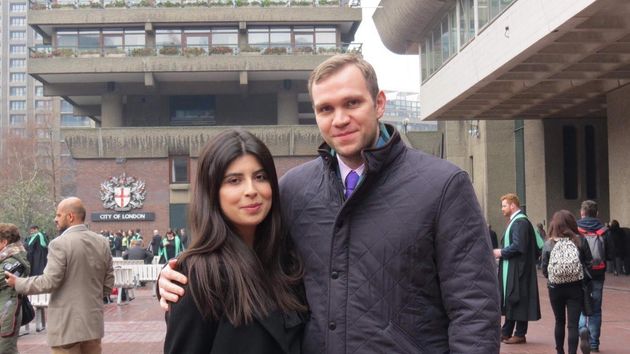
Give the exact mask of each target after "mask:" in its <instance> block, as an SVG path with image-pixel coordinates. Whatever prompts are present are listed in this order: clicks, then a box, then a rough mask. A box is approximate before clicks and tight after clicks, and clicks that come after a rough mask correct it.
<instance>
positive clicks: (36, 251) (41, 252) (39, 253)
mask: <svg viewBox="0 0 630 354" xmlns="http://www.w3.org/2000/svg"><path fill="white" fill-rule="evenodd" d="M29 232H30V235H29V237H28V238H27V239H26V242H25V244H26V246H25V247H26V253H27V257H28V263H29V264H30V265H31V273H30V274H31V275H40V274H42V273H44V268H46V262H47V259H48V238H47V237H46V235H44V233H43V232H41V231H40V230H39V226H37V225H33V226H31V227H30V228H29Z"/></svg>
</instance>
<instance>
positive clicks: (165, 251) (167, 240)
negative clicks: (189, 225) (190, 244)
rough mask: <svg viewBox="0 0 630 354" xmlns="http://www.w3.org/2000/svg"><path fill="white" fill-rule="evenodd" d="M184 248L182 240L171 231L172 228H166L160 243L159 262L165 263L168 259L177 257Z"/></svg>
mask: <svg viewBox="0 0 630 354" xmlns="http://www.w3.org/2000/svg"><path fill="white" fill-rule="evenodd" d="M183 250H184V248H183V245H182V241H181V240H180V239H179V236H177V235H176V234H175V232H173V230H172V229H168V231H167V232H166V235H164V238H162V243H161V244H160V250H159V252H158V255H159V256H160V261H159V262H160V264H165V263H166V262H168V260H169V259H173V258H175V257H177V256H178V255H179V254H180V253H182V251H183Z"/></svg>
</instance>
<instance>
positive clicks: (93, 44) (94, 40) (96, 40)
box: [79, 30, 101, 49]
mask: <svg viewBox="0 0 630 354" xmlns="http://www.w3.org/2000/svg"><path fill="white" fill-rule="evenodd" d="M100 46H101V44H100V34H99V31H98V30H81V31H79V48H82V49H91V48H100Z"/></svg>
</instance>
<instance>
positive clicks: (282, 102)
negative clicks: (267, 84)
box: [278, 89, 300, 125]
mask: <svg viewBox="0 0 630 354" xmlns="http://www.w3.org/2000/svg"><path fill="white" fill-rule="evenodd" d="M299 123H300V122H299V119H298V95H297V93H295V92H293V91H292V90H291V91H289V90H285V89H282V90H281V91H280V92H278V125H294V124H299Z"/></svg>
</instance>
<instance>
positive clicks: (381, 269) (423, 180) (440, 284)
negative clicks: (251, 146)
mask: <svg viewBox="0 0 630 354" xmlns="http://www.w3.org/2000/svg"><path fill="white" fill-rule="evenodd" d="M388 130H391V131H392V137H391V139H390V140H389V141H388V142H387V143H386V144H385V145H384V146H382V147H380V148H372V149H366V150H364V152H363V157H364V159H365V162H366V172H365V173H366V175H365V178H364V180H363V181H362V182H361V184H359V186H358V187H357V188H356V190H355V192H354V193H353V194H352V196H351V197H350V198H349V199H348V200H344V197H343V185H342V183H341V180H340V178H339V177H338V174H337V160H336V158H335V157H334V156H332V155H331V154H330V151H329V148H328V147H327V146H326V145H325V144H324V145H322V148H321V149H320V155H321V156H320V157H319V158H317V159H315V160H313V161H310V162H308V163H306V164H304V165H301V166H299V167H296V168H294V169H293V170H291V171H289V172H288V173H287V174H286V175H285V176H284V177H283V178H282V180H281V182H280V183H281V187H280V190H281V200H282V203H283V204H282V209H283V214H284V215H283V216H284V218H285V219H284V220H285V222H286V224H287V226H288V228H289V231H290V233H291V236H292V237H293V240H294V242H295V244H296V247H297V249H298V251H299V253H300V255H301V256H302V257H303V260H304V263H305V270H306V274H305V279H304V281H305V286H306V293H307V298H308V302H309V306H310V308H311V320H310V322H309V323H308V324H307V327H306V330H305V334H304V346H303V350H304V353H307V354H308V353H331V354H333V353H334V354H343V353H431V354H434V353H483V354H488V353H498V352H499V324H500V314H499V312H500V307H499V306H500V305H499V291H498V284H497V271H496V266H495V262H494V258H493V256H492V252H491V247H490V242H489V237H488V234H487V233H488V227H487V226H486V223H485V220H484V218H483V216H482V214H481V211H480V208H479V204H478V202H477V199H476V197H475V194H474V191H473V188H472V185H471V183H470V180H469V178H468V175H467V174H466V173H465V172H463V171H461V170H460V169H458V168H457V167H455V166H453V165H452V164H450V163H449V162H447V161H444V160H441V159H438V158H436V157H433V156H431V155H428V154H425V153H422V152H419V151H416V150H412V149H409V148H407V147H406V146H405V145H404V144H403V142H402V141H401V139H400V136H399V135H398V133H394V132H393V129H392V128H391V127H389V129H388Z"/></svg>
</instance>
